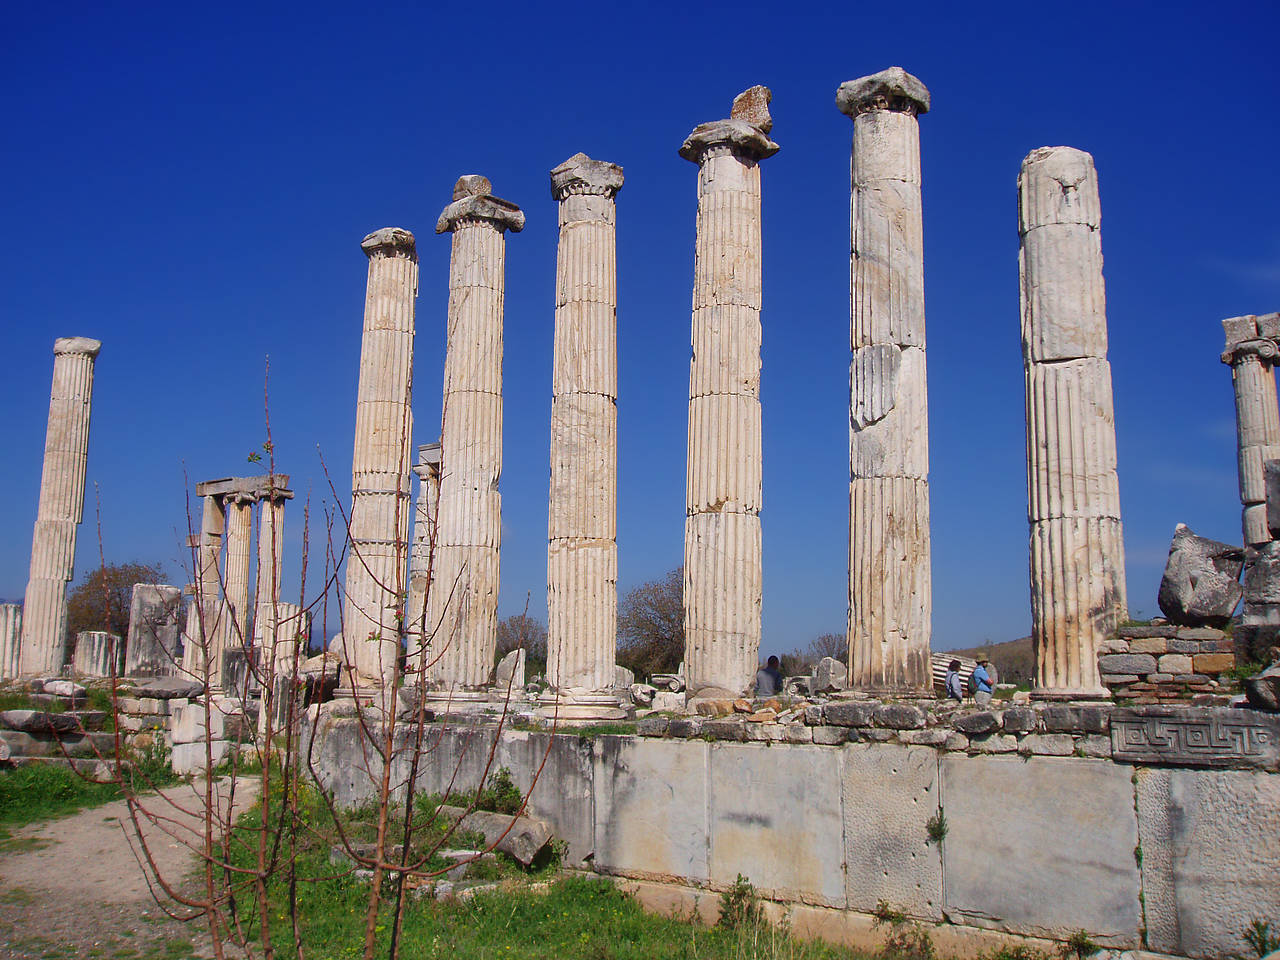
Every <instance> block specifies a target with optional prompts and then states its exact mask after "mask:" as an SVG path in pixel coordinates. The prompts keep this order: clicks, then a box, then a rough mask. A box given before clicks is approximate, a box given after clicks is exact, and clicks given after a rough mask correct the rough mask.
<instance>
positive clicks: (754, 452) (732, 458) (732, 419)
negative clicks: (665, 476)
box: [686, 394, 762, 513]
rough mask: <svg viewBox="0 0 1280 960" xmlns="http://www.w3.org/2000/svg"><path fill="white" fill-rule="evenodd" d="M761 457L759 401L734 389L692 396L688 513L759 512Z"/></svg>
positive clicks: (690, 401)
mask: <svg viewBox="0 0 1280 960" xmlns="http://www.w3.org/2000/svg"><path fill="white" fill-rule="evenodd" d="M761 461H762V454H761V426H760V401H759V400H757V399H755V398H754V397H744V396H738V395H733V394H724V395H712V396H702V397H690V398H689V456H688V464H687V467H686V470H687V494H686V507H687V509H688V511H689V512H690V513H722V512H729V513H758V512H759V510H760V505H761V504H760V501H761Z"/></svg>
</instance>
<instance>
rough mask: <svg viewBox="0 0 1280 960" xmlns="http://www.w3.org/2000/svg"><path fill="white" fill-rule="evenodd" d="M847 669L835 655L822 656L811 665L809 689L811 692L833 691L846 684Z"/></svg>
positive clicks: (843, 687) (840, 688)
mask: <svg viewBox="0 0 1280 960" xmlns="http://www.w3.org/2000/svg"><path fill="white" fill-rule="evenodd" d="M848 679H849V671H848V670H847V669H845V665H844V664H843V663H841V662H840V661H839V660H837V659H835V657H823V658H822V659H821V660H819V661H818V662H817V663H816V664H815V665H814V667H813V673H812V675H811V677H810V680H809V689H810V691H812V692H813V693H834V692H835V691H837V690H843V689H845V687H846V686H848Z"/></svg>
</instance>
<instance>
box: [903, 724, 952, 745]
mask: <svg viewBox="0 0 1280 960" xmlns="http://www.w3.org/2000/svg"><path fill="white" fill-rule="evenodd" d="M950 736H951V731H950V730H948V729H946V728H945V727H929V728H927V729H925V730H900V731H898V739H899V740H900V741H902V742H903V743H914V744H919V745H920V746H923V747H941V746H943V745H944V744H945V743H946V742H947V739H948V738H949V737H950Z"/></svg>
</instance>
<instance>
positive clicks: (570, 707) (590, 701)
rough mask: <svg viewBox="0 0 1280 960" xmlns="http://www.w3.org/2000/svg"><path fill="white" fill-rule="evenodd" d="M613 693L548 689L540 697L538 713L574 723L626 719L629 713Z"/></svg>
mask: <svg viewBox="0 0 1280 960" xmlns="http://www.w3.org/2000/svg"><path fill="white" fill-rule="evenodd" d="M630 712H631V711H628V710H627V708H626V707H624V706H622V704H621V702H620V701H619V700H618V697H617V696H615V695H614V694H612V693H588V694H578V695H573V694H564V695H558V694H555V693H552V692H551V691H548V692H546V693H544V694H543V695H542V696H541V697H539V698H538V707H537V714H538V716H539V717H540V718H542V719H543V720H554V721H557V722H569V723H573V722H576V721H581V720H626V719H627V716H628V714H629V713H630Z"/></svg>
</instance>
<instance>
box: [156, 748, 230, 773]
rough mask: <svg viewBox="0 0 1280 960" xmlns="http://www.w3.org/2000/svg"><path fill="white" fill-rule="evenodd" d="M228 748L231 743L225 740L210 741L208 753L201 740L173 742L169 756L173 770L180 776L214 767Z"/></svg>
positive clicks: (223, 758) (224, 755)
mask: <svg viewBox="0 0 1280 960" xmlns="http://www.w3.org/2000/svg"><path fill="white" fill-rule="evenodd" d="M230 749H231V743H230V741H227V740H213V741H211V742H210V743H209V747H208V751H209V752H208V754H206V752H205V741H203V740H199V741H195V742H193V743H175V744H174V745H173V753H172V755H171V758H170V762H171V765H172V766H173V772H174V773H176V774H178V776H180V777H181V776H186V775H187V774H189V773H194V774H199V773H200V772H201V771H203V770H205V769H207V768H208V767H210V766H214V767H216V766H217V765H218V764H220V763H221V762H222V761H223V760H225V759H226V757H227V753H228V752H229V751H230Z"/></svg>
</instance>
